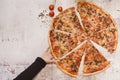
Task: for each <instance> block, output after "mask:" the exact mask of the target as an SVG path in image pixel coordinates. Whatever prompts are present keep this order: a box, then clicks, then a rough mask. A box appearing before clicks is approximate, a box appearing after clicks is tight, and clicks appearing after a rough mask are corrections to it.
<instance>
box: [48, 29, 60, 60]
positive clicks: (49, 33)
mask: <svg viewBox="0 0 120 80" xmlns="http://www.w3.org/2000/svg"><path fill="white" fill-rule="evenodd" d="M48 42H49V46H50V51H51V54H52V55H53V57H54V58H55V59H58V58H57V56H56V55H55V54H54V52H53V49H52V45H51V41H50V30H49V34H48Z"/></svg>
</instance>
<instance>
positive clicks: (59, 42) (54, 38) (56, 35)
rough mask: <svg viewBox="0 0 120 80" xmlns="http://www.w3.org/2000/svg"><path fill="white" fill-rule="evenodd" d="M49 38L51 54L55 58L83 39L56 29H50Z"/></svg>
mask: <svg viewBox="0 0 120 80" xmlns="http://www.w3.org/2000/svg"><path fill="white" fill-rule="evenodd" d="M49 38H50V39H49V42H50V46H51V50H52V54H53V56H54V57H55V58H56V59H58V58H61V57H62V56H64V55H65V54H67V53H68V52H70V51H71V50H72V49H74V48H75V47H76V46H77V45H78V44H80V43H82V42H83V41H84V40H81V41H78V39H77V36H74V35H72V34H65V33H62V32H57V31H56V30H50V32H49Z"/></svg>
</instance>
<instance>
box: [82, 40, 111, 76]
mask: <svg viewBox="0 0 120 80" xmlns="http://www.w3.org/2000/svg"><path fill="white" fill-rule="evenodd" d="M86 45H87V46H86V55H85V59H84V66H83V75H86V76H88V75H93V74H96V73H99V72H102V71H104V70H106V69H107V68H108V67H109V65H110V61H107V59H106V58H105V57H104V56H103V55H102V54H101V53H100V52H99V51H98V50H97V49H96V48H95V47H94V46H93V45H92V43H91V42H87V43H86Z"/></svg>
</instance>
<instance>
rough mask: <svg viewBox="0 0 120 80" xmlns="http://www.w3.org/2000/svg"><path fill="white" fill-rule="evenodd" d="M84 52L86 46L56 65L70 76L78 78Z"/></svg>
mask: <svg viewBox="0 0 120 80" xmlns="http://www.w3.org/2000/svg"><path fill="white" fill-rule="evenodd" d="M84 51H85V44H83V45H82V46H81V47H80V48H78V49H76V50H75V51H73V52H72V53H71V54H69V55H67V56H66V57H65V58H63V59H61V60H59V61H57V62H56V64H57V66H58V68H60V69H61V70H62V71H63V72H65V73H66V74H68V75H70V76H73V77H77V75H78V72H79V67H80V63H81V60H82V56H83V54H84Z"/></svg>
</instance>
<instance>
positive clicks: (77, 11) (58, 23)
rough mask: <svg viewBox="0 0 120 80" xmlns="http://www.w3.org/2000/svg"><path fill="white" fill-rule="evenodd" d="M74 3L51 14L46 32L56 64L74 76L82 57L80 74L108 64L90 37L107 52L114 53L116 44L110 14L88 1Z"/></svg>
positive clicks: (100, 68) (115, 27) (115, 29)
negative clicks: (50, 21) (55, 14)
mask: <svg viewBox="0 0 120 80" xmlns="http://www.w3.org/2000/svg"><path fill="white" fill-rule="evenodd" d="M76 6H77V8H75V7H70V8H67V9H65V10H64V11H62V12H60V13H59V14H58V15H57V16H56V17H54V18H53V22H52V24H51V26H50V30H49V36H48V37H49V43H50V48H51V52H52V55H53V56H54V58H55V59H56V60H57V62H56V65H57V66H58V68H60V70H62V71H63V72H65V73H66V74H68V75H70V76H73V77H77V75H78V72H79V67H80V64H81V61H82V60H83V61H84V66H83V75H93V74H96V73H98V72H102V71H104V70H105V69H107V68H108V67H109V65H110V61H108V60H107V59H106V58H105V57H104V56H103V55H102V53H103V52H100V51H99V50H98V49H97V48H96V46H94V45H93V44H92V43H91V41H93V42H95V43H97V44H98V45H99V46H101V47H103V48H105V49H106V50H107V51H108V52H109V53H114V51H115V50H116V48H117V44H118V30H117V26H116V23H115V21H114V19H113V18H112V17H111V16H110V14H108V13H107V12H106V11H104V10H103V9H102V8H101V7H99V6H97V5H96V4H94V3H90V2H78V3H77V5H76ZM84 42H85V43H84ZM83 43H84V44H83ZM80 45H81V46H80ZM79 46H80V47H79ZM83 55H85V58H83Z"/></svg>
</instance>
